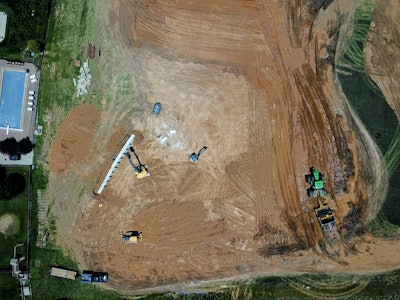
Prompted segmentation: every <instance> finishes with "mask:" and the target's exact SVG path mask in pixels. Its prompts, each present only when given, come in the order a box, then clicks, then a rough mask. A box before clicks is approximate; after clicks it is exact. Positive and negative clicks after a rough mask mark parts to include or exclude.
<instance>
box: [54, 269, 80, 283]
mask: <svg viewBox="0 0 400 300" xmlns="http://www.w3.org/2000/svg"><path fill="white" fill-rule="evenodd" d="M50 275H51V276H56V277H61V278H67V279H71V280H75V278H76V276H77V275H78V273H77V272H75V271H71V270H67V269H62V268H56V267H52V268H51V270H50Z"/></svg>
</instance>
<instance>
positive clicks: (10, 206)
mask: <svg viewBox="0 0 400 300" xmlns="http://www.w3.org/2000/svg"><path fill="white" fill-rule="evenodd" d="M14 172H18V173H20V174H23V175H24V177H25V180H26V183H27V184H28V179H29V178H28V175H29V173H28V172H29V168H28V167H24V168H7V174H10V173H14ZM27 212H28V192H27V188H26V189H25V191H24V192H22V193H21V194H19V195H18V196H17V197H16V198H14V199H11V200H7V201H0V217H1V216H3V215H5V214H12V215H15V217H17V218H18V219H19V223H20V224H19V230H18V232H15V234H12V235H10V236H6V235H3V234H0V253H1V255H0V269H9V270H11V266H10V259H11V258H12V257H13V255H14V246H16V245H17V244H18V243H23V244H24V245H23V246H21V247H18V248H17V251H16V253H17V254H20V255H23V256H26V250H27V248H26V238H27ZM25 262H26V261H24V262H22V264H21V267H25V265H24V263H25ZM18 286H19V285H18V280H17V279H15V278H14V277H12V276H11V273H9V274H7V273H6V274H0V299H20V297H19V288H18Z"/></svg>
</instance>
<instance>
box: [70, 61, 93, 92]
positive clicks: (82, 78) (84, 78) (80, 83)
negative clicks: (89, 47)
mask: <svg viewBox="0 0 400 300" xmlns="http://www.w3.org/2000/svg"><path fill="white" fill-rule="evenodd" d="M79 73H80V74H79V77H78V80H75V78H74V85H75V86H76V87H77V89H78V93H77V94H76V97H79V96H83V95H86V94H87V93H88V90H87V87H88V86H89V85H90V80H91V79H92V75H91V74H90V70H89V62H88V61H85V62H84V63H83V66H82V67H81V68H80V70H79Z"/></svg>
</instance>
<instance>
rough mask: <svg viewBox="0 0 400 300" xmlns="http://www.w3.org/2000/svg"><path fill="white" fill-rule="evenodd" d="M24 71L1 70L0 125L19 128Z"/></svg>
mask: <svg viewBox="0 0 400 300" xmlns="http://www.w3.org/2000/svg"><path fill="white" fill-rule="evenodd" d="M25 75H26V73H25V72H21V71H10V70H4V71H3V80H2V85H1V98H0V127H3V128H7V127H8V126H9V127H10V128H11V129H21V117H22V116H21V112H22V104H23V102H24V88H25Z"/></svg>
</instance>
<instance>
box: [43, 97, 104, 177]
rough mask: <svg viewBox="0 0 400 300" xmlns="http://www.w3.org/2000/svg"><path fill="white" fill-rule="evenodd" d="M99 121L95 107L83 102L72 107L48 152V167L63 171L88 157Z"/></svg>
mask: <svg viewBox="0 0 400 300" xmlns="http://www.w3.org/2000/svg"><path fill="white" fill-rule="evenodd" d="M99 123H100V112H99V110H98V109H97V108H96V107H94V106H92V105H90V104H83V105H80V106H78V107H76V108H74V109H73V110H72V111H71V112H70V113H69V114H68V116H67V117H66V118H65V120H64V122H63V123H62V124H61V126H60V128H59V129H58V131H57V134H56V138H55V140H54V143H53V145H52V147H51V152H50V159H49V161H50V169H51V170H52V171H54V172H63V171H65V170H66V169H69V168H70V167H71V166H72V165H73V164H75V163H80V162H83V161H84V160H85V159H86V158H88V156H89V153H90V150H91V149H92V143H93V136H94V133H95V132H96V129H97V126H98V125H99Z"/></svg>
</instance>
